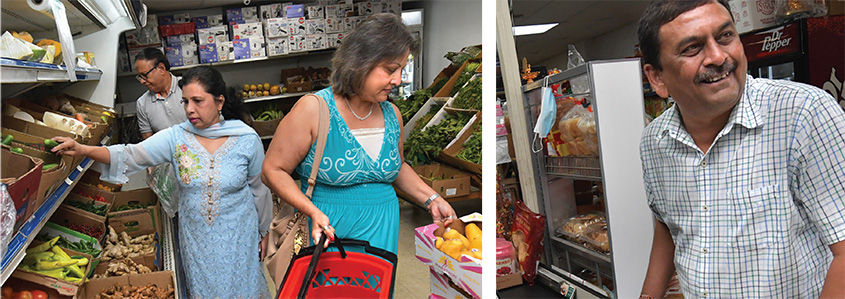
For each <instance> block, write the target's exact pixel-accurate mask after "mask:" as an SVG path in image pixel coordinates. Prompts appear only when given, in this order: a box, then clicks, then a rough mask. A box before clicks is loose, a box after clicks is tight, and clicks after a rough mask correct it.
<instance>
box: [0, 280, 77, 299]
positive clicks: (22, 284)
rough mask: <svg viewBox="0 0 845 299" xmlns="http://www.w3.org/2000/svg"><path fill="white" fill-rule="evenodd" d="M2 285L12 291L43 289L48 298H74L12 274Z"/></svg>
mask: <svg viewBox="0 0 845 299" xmlns="http://www.w3.org/2000/svg"><path fill="white" fill-rule="evenodd" d="M3 287H4V288H6V287H9V288H12V292H20V291H34V290H40V291H44V292H45V293H47V298H50V299H72V298H76V297H74V296H65V295H62V294H59V291H57V290H56V289H54V288H48V287H45V286H44V285H42V284H38V283H34V282H31V281H27V280H23V279H20V278H17V277H14V276H12V277H9V279H8V280H6V283H5V284H4V285H3ZM4 298H5V297H4Z"/></svg>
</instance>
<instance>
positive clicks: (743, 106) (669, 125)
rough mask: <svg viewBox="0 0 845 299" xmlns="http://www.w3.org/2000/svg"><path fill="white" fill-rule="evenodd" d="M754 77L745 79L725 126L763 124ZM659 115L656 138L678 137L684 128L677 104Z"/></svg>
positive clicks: (754, 125)
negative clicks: (741, 91)
mask: <svg viewBox="0 0 845 299" xmlns="http://www.w3.org/2000/svg"><path fill="white" fill-rule="evenodd" d="M755 80H756V79H754V78H753V77H751V75H748V77H747V79H746V80H745V90H744V91H743V93H742V98H740V99H739V102H737V104H736V106H734V109H733V110H732V111H731V116H730V117H729V118H728V123H727V124H726V126H725V128H731V127H733V125H735V124H738V125H741V126H743V127H746V128H749V129H753V128H756V127H758V126H760V125H762V124H763V122H764V116H763V109H762V107H761V106H760V101H759V100H758V99H757V98H758V97H756V95H757V93H758V92H759V90H757V89H756V88H755V87H754V86H753V83H754V81H755ZM663 114H664V115H665V116H664V115H661V117H660V118H661V119H662V121H661V122H660V123H658V125H659V128H660V129H659V130H657V134H658V135H657V136H655V137H656V138H657V139H660V138H663V137H665V136H670V137H672V138H675V139H679V136H681V134H680V133H681V132H685V131H686V130H685V129H684V127H683V122H682V121H681V111H680V110H678V105H672V107H671V108H669V109H667V110H666V111H665V112H664V113H663Z"/></svg>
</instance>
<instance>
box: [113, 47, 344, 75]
mask: <svg viewBox="0 0 845 299" xmlns="http://www.w3.org/2000/svg"><path fill="white" fill-rule="evenodd" d="M334 50H335V49H324V50H317V51H310V52H296V53H291V54H285V55H276V56H265V57H256V58H248V59H238V60H226V61H218V62H211V63H200V64H191V65H181V66H174V67H171V68H170V71H171V72H172V71H179V70H187V69H189V68H192V67H197V66H201V65H205V66H212V67H216V66H223V65H232V64H238V63H247V62H257V61H267V60H274V59H282V58H291V57H297V56H304V55H316V54H326V53H332V52H334ZM135 75H137V74H136V73H131V72H126V73H119V74H118V75H117V76H118V77H125V76H135Z"/></svg>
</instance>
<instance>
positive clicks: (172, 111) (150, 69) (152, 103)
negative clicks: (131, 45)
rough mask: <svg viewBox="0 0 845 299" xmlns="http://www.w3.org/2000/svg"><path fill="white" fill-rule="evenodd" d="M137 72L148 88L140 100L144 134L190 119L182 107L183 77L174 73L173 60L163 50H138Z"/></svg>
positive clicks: (141, 127) (139, 124) (138, 110)
mask: <svg viewBox="0 0 845 299" xmlns="http://www.w3.org/2000/svg"><path fill="white" fill-rule="evenodd" d="M135 71H136V72H137V73H138V74H137V75H136V76H135V79H138V81H139V82H141V84H144V86H146V87H147V91H146V92H144V94H142V95H141V97H139V98H138V101H137V102H136V108H137V116H138V126H139V127H140V132H141V137H143V138H144V139H147V138H149V137H150V136H152V135H153V133H155V132H158V131H161V130H164V129H166V128H169V127H170V126H173V125H175V124H179V123H183V122H185V121H186V120H188V118H187V117H186V116H185V109H184V108H183V107H182V89H181V88H179V86H178V84H177V82H179V79H178V78H177V77H176V76H174V75H173V74H171V73H170V63H169V62H168V61H167V57H166V56H164V53H162V52H161V50H159V49H156V48H146V49H144V50H143V51H141V53H138V55H136V56H135Z"/></svg>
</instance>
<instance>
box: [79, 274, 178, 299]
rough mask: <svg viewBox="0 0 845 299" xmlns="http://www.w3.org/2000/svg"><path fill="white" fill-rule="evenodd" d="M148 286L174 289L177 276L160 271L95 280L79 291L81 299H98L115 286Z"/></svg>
mask: <svg viewBox="0 0 845 299" xmlns="http://www.w3.org/2000/svg"><path fill="white" fill-rule="evenodd" d="M148 284H154V285H156V286H157V287H160V288H166V287H170V288H171V289H173V288H174V287H175V285H176V279H175V275H174V274H173V271H158V272H153V273H146V274H133V275H126V276H118V277H106V278H95V279H91V280H90V281H88V282H87V283H86V284H85V287H83V288H82V289H81V290H79V298H96V297H97V295H99V294H100V293H101V292H103V291H105V290H107V289H109V288H111V287H113V286H115V285H117V286H125V285H130V286H137V287H143V286H146V285H148Z"/></svg>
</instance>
